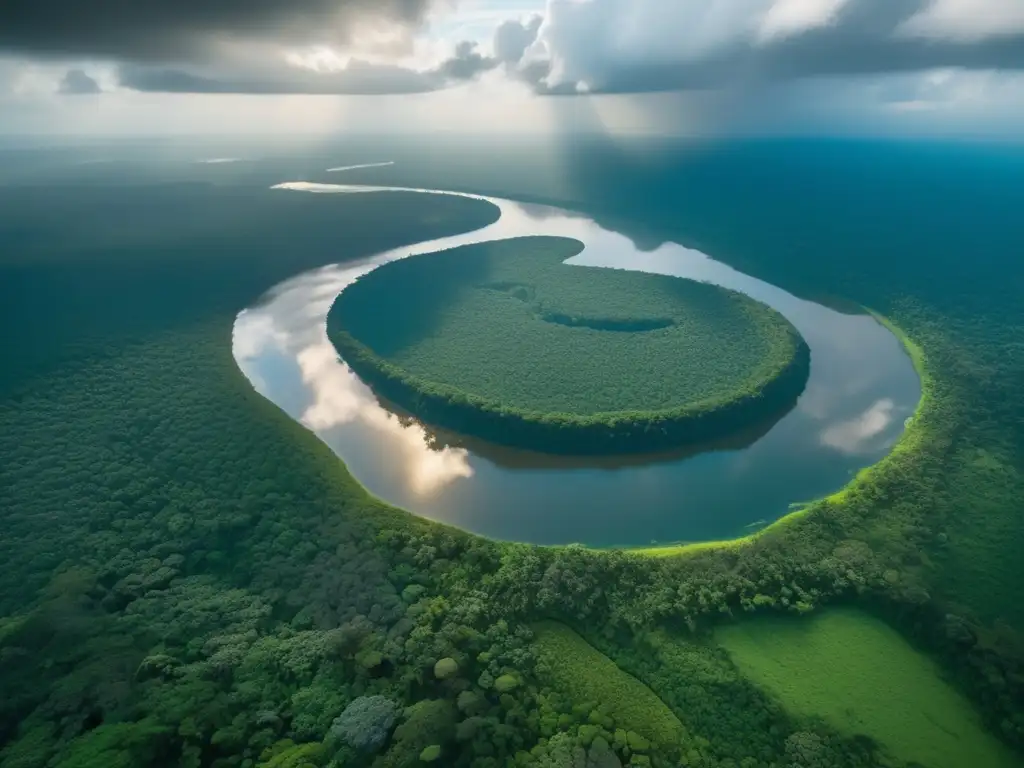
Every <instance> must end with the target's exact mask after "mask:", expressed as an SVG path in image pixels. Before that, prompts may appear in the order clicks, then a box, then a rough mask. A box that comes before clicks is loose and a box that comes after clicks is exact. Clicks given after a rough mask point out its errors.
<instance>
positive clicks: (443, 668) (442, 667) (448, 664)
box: [434, 657, 459, 680]
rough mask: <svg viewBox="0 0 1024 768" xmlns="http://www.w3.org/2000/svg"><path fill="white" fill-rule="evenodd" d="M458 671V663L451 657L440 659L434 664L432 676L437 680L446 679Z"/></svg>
mask: <svg viewBox="0 0 1024 768" xmlns="http://www.w3.org/2000/svg"><path fill="white" fill-rule="evenodd" d="M458 671H459V663H458V662H457V661H456V660H455V659H453V658H451V657H447V658H444V659H441V660H440V661H438V662H437V664H435V665H434V677H436V678H437V679H438V680H446V679H448V678H449V677H452V676H453V675H454V674H456V673H457V672H458Z"/></svg>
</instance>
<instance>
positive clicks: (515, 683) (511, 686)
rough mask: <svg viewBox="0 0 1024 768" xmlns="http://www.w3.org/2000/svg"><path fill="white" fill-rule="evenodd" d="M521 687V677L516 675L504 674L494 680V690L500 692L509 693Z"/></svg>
mask: <svg viewBox="0 0 1024 768" xmlns="http://www.w3.org/2000/svg"><path fill="white" fill-rule="evenodd" d="M518 687H519V679H518V678H517V677H516V676H515V675H502V676H501V677H499V678H497V679H496V680H495V681H494V690H496V691H497V692H498V693H508V692H509V691H514V690H515V689H516V688H518Z"/></svg>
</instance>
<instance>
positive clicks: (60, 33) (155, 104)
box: [0, 0, 1024, 139]
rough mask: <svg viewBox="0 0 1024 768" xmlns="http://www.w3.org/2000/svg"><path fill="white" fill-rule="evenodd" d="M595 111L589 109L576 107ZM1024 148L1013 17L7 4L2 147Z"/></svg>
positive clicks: (987, 2) (623, 4) (451, 0)
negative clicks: (383, 139)
mask: <svg viewBox="0 0 1024 768" xmlns="http://www.w3.org/2000/svg"><path fill="white" fill-rule="evenodd" d="M584 104H585V106H584ZM580 115H584V116H587V117H588V120H589V123H586V125H585V127H594V126H593V125H591V123H593V122H595V121H596V123H597V126H596V127H598V128H599V129H601V130H603V131H606V132H608V133H612V134H615V133H641V134H656V135H718V134H735V133H739V134H755V135H757V134H779V133H783V134H814V135H935V136H963V137H971V138H995V139H1012V138H1015V137H1016V136H1018V135H1021V134H1022V128H1024V3H1021V2H1016V1H1015V0H1014V1H1011V0H679V2H674V3H670V2H666V0H547V2H545V1H544V0H461V1H459V0H262V2H259V3H252V2H243V1H242V0H202V1H200V0H194V1H193V2H181V1H180V0H137V2H134V3H132V4H131V5H130V6H129V7H128V8H127V9H126V8H125V7H124V6H123V5H122V4H121V3H118V2H115V0H87V1H82V0H56V2H54V3H47V4H41V3H38V2H37V1H36V0H8V2H6V3H4V4H3V5H2V6H0V134H36V135H39V134H53V133H56V134H82V135H89V134H96V135H125V134H146V135H150V134H206V133H220V134H232V133H287V134H296V135H297V134H324V133H327V134H335V133H343V132H401V131H407V130H409V126H410V125H413V126H415V127H416V130H418V131H424V132H430V131H448V132H455V131H458V132H468V133H482V134H486V133H494V132H513V133H523V134H544V133H550V132H554V131H572V130H577V129H579V128H580V117H579V116H580Z"/></svg>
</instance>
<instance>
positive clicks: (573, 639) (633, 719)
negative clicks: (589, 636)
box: [536, 622, 687, 748]
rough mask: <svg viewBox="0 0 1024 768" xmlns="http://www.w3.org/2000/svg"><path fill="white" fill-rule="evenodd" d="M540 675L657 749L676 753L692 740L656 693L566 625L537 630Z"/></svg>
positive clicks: (550, 625)
mask: <svg viewBox="0 0 1024 768" xmlns="http://www.w3.org/2000/svg"><path fill="white" fill-rule="evenodd" d="M536 633H537V640H536V643H537V647H538V649H539V651H540V662H539V663H540V664H541V665H542V666H541V667H540V668H539V674H540V676H541V679H542V680H544V681H546V682H548V683H549V684H550V685H551V687H552V688H553V689H555V690H557V691H561V692H563V693H565V694H566V695H568V696H569V697H570V698H571V699H572V700H573V701H580V702H585V701H592V702H600V703H601V704H603V705H605V706H606V707H607V711H608V714H609V715H610V716H611V718H612V719H613V720H614V722H615V725H616V726H618V727H619V728H625V729H627V730H628V731H634V732H635V733H634V736H636V735H642V736H643V737H644V738H646V739H649V740H650V741H653V742H654V743H655V744H657V745H659V746H661V747H666V748H671V747H676V746H681V745H682V744H683V742H684V741H685V740H686V738H687V736H686V730H685V729H684V728H683V725H682V723H680V722H679V718H678V717H676V716H675V715H674V714H673V713H672V710H670V709H669V708H668V707H666V706H665V704H664V703H663V702H662V701H661V699H659V698H658V697H657V696H656V695H654V693H652V692H651V689H650V688H648V687H647V686H645V685H644V684H643V683H641V682H640V681H639V680H637V679H636V678H635V677H632V676H631V675H629V674H627V673H626V672H623V671H622V670H621V669H619V668H618V667H617V666H616V665H615V663H614V662H613V661H611V660H610V659H609V658H608V657H607V656H605V655H604V654H602V653H601V652H599V651H597V650H596V649H594V648H593V647H592V646H591V645H589V644H588V643H587V642H586V641H585V640H584V639H583V638H582V637H580V636H579V635H577V634H576V633H575V632H573V631H572V630H571V629H569V628H568V627H566V626H565V625H563V624H557V623H554V622H545V623H543V624H539V625H537V627H536Z"/></svg>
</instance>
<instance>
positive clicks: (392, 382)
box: [327, 237, 810, 455]
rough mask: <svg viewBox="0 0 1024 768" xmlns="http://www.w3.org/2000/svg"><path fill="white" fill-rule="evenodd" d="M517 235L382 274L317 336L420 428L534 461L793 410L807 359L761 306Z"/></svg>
mask: <svg viewBox="0 0 1024 768" xmlns="http://www.w3.org/2000/svg"><path fill="white" fill-rule="evenodd" d="M582 247H583V246H582V244H581V243H579V242H578V241H576V240H572V239H569V238H558V237H521V238H513V239H509V240H502V241H494V242H486V243H477V244H473V245H468V246H463V247H460V248H454V249H451V250H448V251H443V252H440V253H435V254H431V255H429V256H426V257H417V258H409V259H402V260H399V261H394V262H391V263H389V264H385V265H383V266H381V267H379V268H378V269H375V270H373V271H372V272H370V273H368V274H366V275H364V276H363V277H361V278H360V279H358V280H357V281H356V282H355V283H353V284H352V285H351V286H349V287H348V288H346V289H345V290H344V291H343V292H342V293H341V294H340V295H339V297H338V299H337V300H336V301H335V303H334V306H333V307H332V308H331V311H330V314H329V315H328V320H327V326H328V332H329V335H330V338H331V340H332V342H333V343H334V345H335V348H336V349H337V350H338V352H339V354H340V355H341V356H342V358H343V359H344V360H345V361H346V362H347V363H348V364H349V366H351V368H352V369H353V370H354V371H355V372H356V373H357V374H358V375H359V376H360V377H362V378H363V379H364V380H365V381H366V382H367V383H369V384H370V386H371V387H372V388H373V389H374V391H375V392H377V393H378V394H379V395H380V396H382V397H383V398H386V399H388V400H389V401H391V402H392V403H395V404H396V405H398V406H399V407H401V408H403V409H405V410H407V411H409V412H410V413H411V414H413V415H414V416H416V417H417V418H419V419H420V420H422V421H423V422H424V423H426V424H428V425H432V426H437V427H442V428H445V429H449V430H453V431H456V432H460V433H462V434H465V435H472V436H474V437H478V438H482V439H485V440H488V441H491V442H494V443H499V444H503V445H508V446H513V447H517V448H528V449H532V450H540V451H544V452H547V453H559V454H571V455H584V454H622V453H637V452H648V451H655V450H662V449H666V448H674V447H678V446H682V445H692V444H698V443H703V442H706V441H709V440H714V439H717V438H721V437H723V436H727V435H729V434H733V433H735V432H738V431H741V430H743V429H745V428H747V427H749V426H750V425H751V424H754V423H758V422H763V421H764V420H766V419H768V418H772V417H774V416H776V415H778V414H780V413H784V412H785V411H786V410H788V409H789V408H791V407H792V406H793V405H794V404H795V402H796V399H797V398H798V397H799V395H800V393H801V392H802V391H803V388H804V385H805V384H806V381H807V376H808V371H809V365H810V353H809V350H808V348H807V345H806V343H805V342H804V341H803V339H802V338H801V337H800V335H799V333H798V332H797V331H796V329H795V328H794V327H793V326H792V325H791V324H790V323H789V322H788V321H787V320H786V319H785V318H784V317H782V316H781V315H780V314H779V313H778V312H776V311H775V310H773V309H771V308H769V307H767V306H765V305H763V304H760V303H759V302H756V301H754V300H753V299H751V298H749V297H747V296H744V295H743V294H740V293H737V292H735V291H731V290H728V289H725V288H721V287H719V286H713V285H710V284H708V283H701V282H696V281H693V280H684V279H679V278H675V277H666V276H663V275H653V274H646V273H642V272H631V271H625V270H618V269H605V268H596V267H583V266H570V265H566V264H564V262H565V260H566V259H568V258H570V257H572V256H574V255H576V254H577V253H579V252H580V251H581V250H582Z"/></svg>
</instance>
